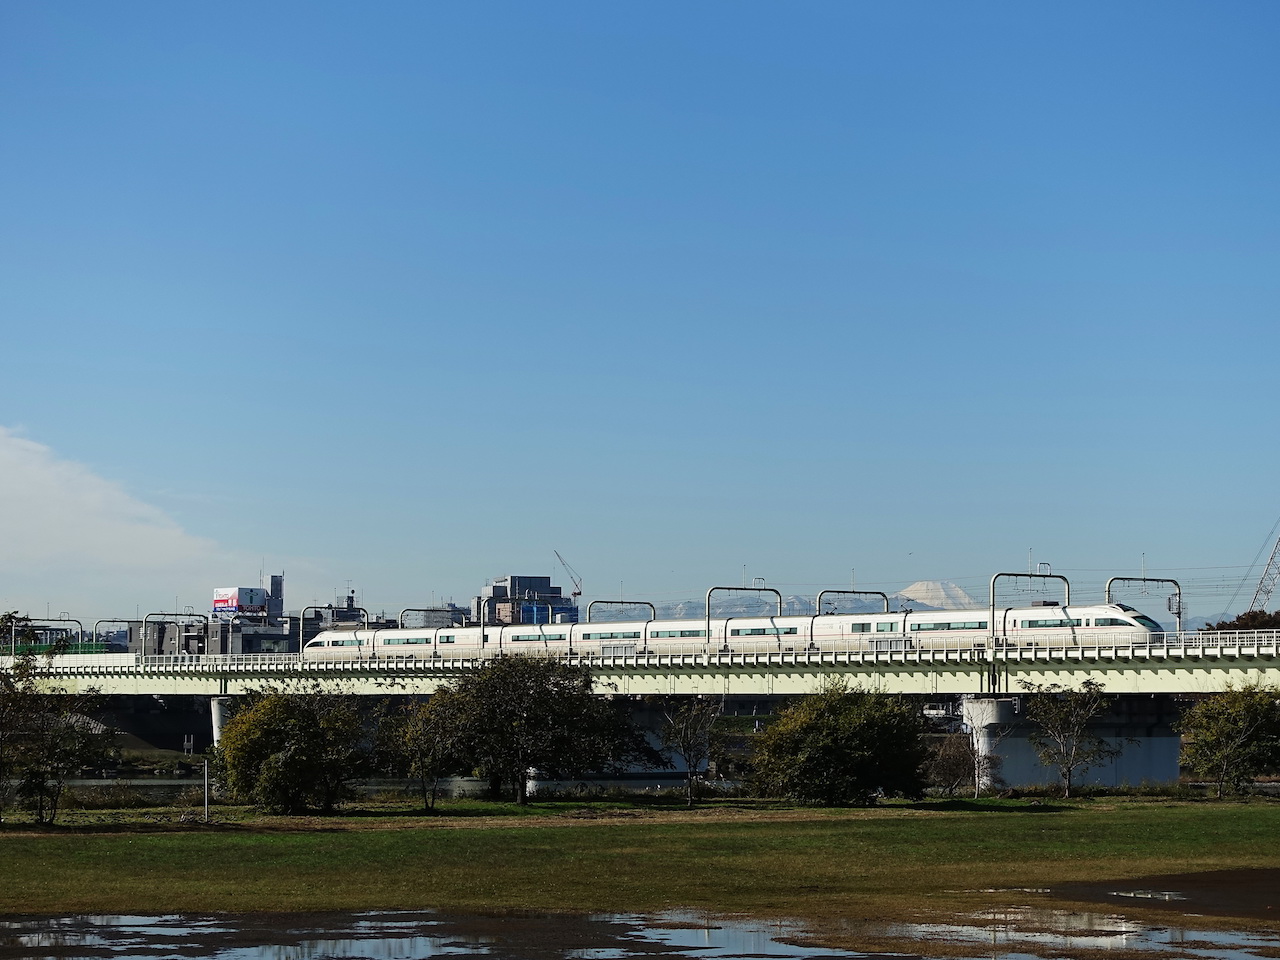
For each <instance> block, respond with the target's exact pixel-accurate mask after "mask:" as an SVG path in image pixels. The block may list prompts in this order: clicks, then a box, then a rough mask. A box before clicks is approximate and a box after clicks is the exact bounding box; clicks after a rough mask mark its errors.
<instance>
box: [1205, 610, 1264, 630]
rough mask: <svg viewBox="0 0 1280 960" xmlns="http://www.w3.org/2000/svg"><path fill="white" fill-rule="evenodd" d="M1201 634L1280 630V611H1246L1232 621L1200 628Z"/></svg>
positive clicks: (1222, 621)
mask: <svg viewBox="0 0 1280 960" xmlns="http://www.w3.org/2000/svg"><path fill="white" fill-rule="evenodd" d="M1200 629H1201V631H1202V632H1212V631H1215V630H1280V610H1276V611H1274V612H1272V613H1267V612H1266V611H1265V610H1246V611H1245V612H1244V613H1242V614H1240V616H1238V617H1236V618H1235V619H1234V620H1221V621H1219V622H1218V623H1211V624H1207V625H1206V626H1203V627H1201V628H1200Z"/></svg>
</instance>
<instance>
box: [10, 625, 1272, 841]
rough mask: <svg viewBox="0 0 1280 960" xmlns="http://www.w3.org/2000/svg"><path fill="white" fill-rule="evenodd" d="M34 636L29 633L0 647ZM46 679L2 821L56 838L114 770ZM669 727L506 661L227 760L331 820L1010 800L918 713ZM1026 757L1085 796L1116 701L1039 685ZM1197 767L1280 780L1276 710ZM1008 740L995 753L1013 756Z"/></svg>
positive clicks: (553, 674)
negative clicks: (367, 799) (483, 785)
mask: <svg viewBox="0 0 1280 960" xmlns="http://www.w3.org/2000/svg"><path fill="white" fill-rule="evenodd" d="M19 629H24V627H23V624H22V621H21V618H16V615H15V614H2V615H0V630H3V631H4V632H9V631H10V630H13V631H15V632H16V631H17V630H19ZM38 668H39V659H38V658H37V657H35V656H19V657H16V658H13V659H12V661H11V665H10V666H9V667H8V668H7V669H4V670H0V817H2V816H3V812H4V808H5V806H6V805H8V804H11V803H13V802H14V801H15V800H16V801H17V802H19V803H21V804H22V805H23V806H25V807H27V808H28V809H29V810H30V811H31V813H32V815H33V817H34V818H35V819H36V820H37V821H38V822H46V823H49V822H53V820H54V819H55V818H56V817H57V815H58V812H59V809H60V807H61V804H62V802H63V798H64V792H65V788H66V783H67V781H68V779H70V778H72V777H74V776H75V775H76V774H77V773H78V772H79V771H80V770H82V769H84V768H86V767H96V766H101V765H102V764H103V763H104V761H105V760H107V758H108V757H109V756H110V755H111V749H112V748H111V738H110V736H109V731H106V730H104V728H103V727H102V725H101V724H100V723H98V722H96V721H95V719H94V717H95V714H97V713H98V712H99V711H100V708H101V705H102V704H101V699H100V698H99V697H97V696H96V695H95V694H94V693H93V692H92V691H89V692H80V693H71V692H67V691H60V690H55V689H53V688H51V687H49V686H48V684H47V681H41V680H40V679H39V669H38ZM649 699H650V703H649V706H650V708H651V709H652V710H654V711H656V712H657V714H658V716H659V717H660V724H659V729H658V731H657V735H656V737H654V738H652V739H651V738H650V737H647V736H646V735H645V734H644V732H643V731H642V730H640V729H638V728H637V726H636V723H635V719H634V716H633V707H634V702H633V701H632V700H630V699H628V698H624V697H617V696H599V695H596V694H595V693H594V692H593V684H592V677H591V674H590V672H589V670H588V669H587V668H585V667H581V666H573V665H569V664H566V663H563V662H560V661H555V660H548V659H542V658H533V657H525V656H507V657H498V658H496V659H494V660H492V661H489V662H487V663H486V664H485V665H484V666H483V667H482V668H481V669H479V670H477V671H476V672H475V673H472V674H468V675H467V676H465V677H462V678H460V679H458V680H457V681H455V682H454V683H452V684H449V685H446V686H443V687H441V688H440V690H439V691H438V692H437V693H435V694H434V695H432V696H431V697H430V698H429V699H426V700H414V701H410V702H408V703H398V704H397V703H392V702H390V701H385V702H381V703H377V704H375V705H374V706H373V708H372V709H370V708H369V707H368V706H366V705H365V704H367V702H368V701H363V700H362V698H360V697H356V696H353V695H349V694H342V693H338V692H335V691H333V690H330V689H326V688H324V687H322V686H319V685H311V686H306V687H301V688H299V687H293V688H289V689H285V688H276V689H264V690H260V691H257V692H255V693H252V694H249V695H248V696H246V697H244V698H242V699H241V701H240V704H239V706H238V709H237V710H236V711H235V712H234V714H233V716H232V717H231V718H230V719H229V720H228V722H227V723H226V726H225V728H224V730H223V732H222V737H221V742H220V744H219V747H218V748H217V750H216V751H215V756H214V769H215V772H216V775H217V777H218V779H219V781H220V783H221V784H222V786H223V788H224V789H225V790H226V792H227V793H228V794H229V795H230V796H232V797H234V798H237V799H240V800H243V801H246V802H250V803H253V804H256V805H258V806H260V807H262V808H263V809H265V810H268V811H273V812H280V813H300V812H303V811H309V810H321V811H331V810H333V809H334V808H336V807H337V806H338V805H339V804H340V803H341V802H342V801H343V800H345V799H347V798H348V797H349V796H350V791H351V787H352V785H353V784H354V783H355V782H356V781H359V780H361V779H366V778H371V777H376V776H383V777H398V778H410V779H412V780H413V781H414V782H415V783H416V784H417V788H418V790H419V792H420V795H421V798H422V803H423V806H424V807H425V808H427V809H432V808H434V806H435V803H436V800H437V798H438V797H439V796H440V785H441V781H442V780H443V779H444V778H447V777H451V776H456V775H468V776H480V777H483V778H485V779H487V780H488V781H489V787H490V795H491V796H494V797H498V796H502V795H507V796H511V797H513V798H514V799H515V800H516V802H518V803H525V802H527V800H528V795H527V785H528V781H529V776H530V772H531V771H537V772H538V775H539V776H542V777H546V778H550V779H570V778H572V779H577V778H583V777H589V776H608V775H611V774H617V773H620V772H623V771H626V770H636V769H664V768H665V769H671V768H672V767H673V766H674V760H675V759H679V760H680V761H682V765H683V766H684V768H685V795H686V800H687V802H688V803H689V804H690V805H692V804H693V802H694V800H695V797H696V789H697V786H698V784H699V782H700V777H701V774H702V771H703V770H705V769H706V768H707V767H708V764H709V763H715V765H716V766H717V767H718V768H719V769H721V770H723V769H725V768H726V767H728V766H730V765H734V766H736V768H737V769H736V770H735V772H734V774H733V776H734V779H735V780H738V781H741V782H742V783H743V784H744V785H745V786H747V787H748V788H750V789H752V790H753V791H754V792H756V793H757V794H759V795H762V796H770V797H779V798H785V799H788V800H792V801H795V802H798V803H812V804H831V805H837V804H869V803H873V802H875V801H876V799H877V798H879V797H895V796H896V797H907V798H919V797H922V796H923V795H924V794H925V791H926V789H928V788H930V787H932V788H934V789H937V790H939V791H941V792H942V793H944V794H955V793H958V792H959V791H961V790H962V789H966V788H968V789H971V790H972V791H973V793H974V795H977V794H979V793H980V792H981V791H982V790H983V789H984V787H991V786H994V785H997V784H999V783H1000V782H1001V780H1000V764H999V757H998V756H995V755H994V753H995V751H994V750H993V749H992V746H993V744H992V742H991V738H988V740H987V741H985V742H984V741H982V740H980V738H979V737H978V736H977V732H976V731H973V730H963V729H962V730H960V731H958V732H955V733H952V734H949V735H944V736H939V735H937V734H934V733H933V732H932V731H931V729H930V725H929V723H928V722H927V721H926V719H925V718H924V717H923V715H922V713H921V710H920V704H919V702H918V700H917V699H915V698H911V697H905V696H894V695H888V694H882V693H875V692H871V691H866V690H862V689H859V688H856V687H849V686H847V685H846V684H844V683H843V682H840V681H832V682H829V683H828V684H827V685H826V686H825V687H824V688H823V689H822V690H821V691H820V692H818V693H816V694H814V695H811V696H807V697H801V698H797V699H796V700H794V701H792V702H791V703H789V704H787V705H786V706H784V707H782V708H781V709H780V710H778V711H777V712H776V713H775V714H774V715H772V716H770V717H767V718H763V719H753V718H742V717H727V716H725V715H724V713H723V709H722V708H723V703H722V701H721V699H720V698H716V697H679V698H677V697H667V698H662V697H658V698H649ZM1022 700H1023V703H1024V713H1025V716H1026V718H1027V720H1028V721H1029V723H1030V725H1031V731H1030V734H1029V742H1030V745H1031V746H1032V748H1033V749H1034V750H1035V752H1036V754H1037V755H1038V757H1039V758H1040V760H1041V762H1042V763H1044V764H1045V765H1046V766H1047V767H1050V768H1053V769H1054V770H1055V771H1056V772H1057V774H1058V780H1059V786H1060V789H1061V792H1062V793H1063V794H1064V795H1066V796H1070V795H1071V794H1072V792H1073V791H1074V790H1076V789H1078V786H1079V783H1080V782H1082V781H1083V779H1084V778H1085V776H1086V774H1087V773H1088V771H1089V770H1090V769H1092V768H1094V767H1096V766H1098V765H1100V764H1104V763H1106V762H1108V761H1110V760H1112V759H1114V758H1115V756H1117V755H1118V754H1119V752H1120V751H1121V750H1122V749H1123V747H1124V744H1123V743H1122V742H1116V741H1111V740H1107V739H1105V738H1103V737H1100V736H1098V735H1097V733H1096V732H1095V724H1094V721H1095V720H1096V718H1097V717H1099V716H1100V715H1101V714H1103V713H1104V712H1105V711H1106V710H1107V709H1108V707H1109V705H1110V700H1109V698H1108V697H1107V696H1106V695H1105V693H1104V691H1103V690H1102V688H1101V686H1100V685H1098V684H1097V683H1094V682H1092V681H1085V682H1084V683H1082V684H1081V685H1080V686H1079V687H1076V688H1068V687H1062V686H1058V685H1044V686H1038V685H1026V688H1025V693H1024V696H1023V697H1022ZM1178 731H1179V732H1180V733H1181V734H1182V736H1183V743H1184V747H1183V762H1184V764H1185V766H1186V767H1187V769H1188V770H1189V772H1190V773H1191V774H1192V775H1193V776H1196V777H1199V778H1202V779H1205V780H1207V781H1209V782H1210V783H1212V784H1214V785H1215V787H1216V789H1217V793H1218V795H1219V796H1222V795H1224V794H1225V793H1226V792H1230V791H1242V790H1246V789H1248V788H1249V787H1250V785H1251V784H1252V783H1253V782H1254V781H1255V779H1256V778H1258V777H1259V776H1263V775H1267V774H1272V773H1275V772H1277V771H1278V770H1280V695H1278V694H1277V691H1276V690H1275V689H1272V688H1268V687H1261V686H1247V687H1240V688H1235V689H1229V690H1227V691H1225V692H1223V693H1220V694H1216V695H1212V696H1209V697H1205V698H1201V699H1199V700H1198V701H1196V702H1194V703H1192V704H1191V705H1190V706H1189V707H1188V708H1187V709H1185V710H1184V712H1183V715H1182V717H1181V719H1180V721H1179V723H1178ZM1000 736H1001V732H1000V731H997V732H996V734H995V737H994V740H995V741H997V742H998V740H999V739H1000Z"/></svg>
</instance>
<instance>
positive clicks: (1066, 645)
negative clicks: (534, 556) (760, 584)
mask: <svg viewBox="0 0 1280 960" xmlns="http://www.w3.org/2000/svg"><path fill="white" fill-rule="evenodd" d="M1278 648H1280V631H1278V630H1243V631H1220V632H1203V633H1202V632H1194V633H1157V634H1149V635H1147V636H1146V638H1145V639H1144V640H1142V641H1140V642H1135V640H1134V639H1133V635H1132V634H1131V633H1125V632H1120V631H1117V632H1116V633H1115V634H1098V633H1093V634H1090V635H1088V636H1086V637H1077V638H1072V637H1070V636H1063V631H1060V630H1059V631H1055V632H1053V633H1044V634H1027V633H1020V634H1019V635H1018V636H1017V637H1015V638H1002V637H992V636H984V637H974V636H973V635H968V636H965V637H946V636H939V635H937V634H928V635H920V634H915V635H910V634H907V635H904V634H885V635H883V636H878V637H870V638H869V637H866V636H865V635H864V636H858V637H847V638H844V639H840V640H820V641H818V642H817V643H814V644H808V645H806V644H805V643H804V641H803V640H801V642H799V643H796V642H795V640H794V638H790V637H783V638H766V639H755V638H752V639H748V638H736V637H735V638H732V639H731V640H730V643H729V645H728V646H723V647H719V646H714V645H712V646H709V645H708V644H706V643H705V642H702V643H699V642H696V641H694V642H687V643H668V642H665V641H664V642H657V643H652V644H650V645H649V646H645V645H643V644H638V643H618V642H616V641H614V642H608V641H602V642H594V643H577V644H575V645H574V646H573V647H572V648H569V647H567V646H566V645H565V644H564V643H562V642H559V643H545V644H544V643H521V644H504V645H502V646H501V647H499V646H496V645H494V646H489V647H485V648H483V649H480V650H476V649H474V648H463V649H460V650H458V651H457V652H456V653H455V652H454V651H452V650H435V651H427V650H424V651H423V652H422V654H420V655H418V656H399V655H396V656H386V655H379V656H375V657H367V656H366V657H361V656H346V657H344V658H335V659H307V660H303V659H302V658H301V657H300V656H299V655H298V654H296V653H252V654H178V655H167V656H143V655H141V654H129V653H95V654H71V655H65V656H61V657H56V658H53V659H52V660H44V659H42V658H37V660H36V662H37V669H39V670H40V672H41V673H46V674H49V673H51V674H59V675H104V674H105V675H111V674H114V675H125V674H128V675H138V674H152V675H155V674H168V675H183V674H201V675H209V674H218V675H229V676H235V675H240V676H244V675H256V676H271V675H286V674H287V675H294V676H296V675H298V674H321V675H323V674H332V673H336V672H359V673H363V674H370V673H378V672H385V673H391V674H395V673H400V674H403V673H416V672H435V671H439V670H451V671H452V670H466V669H474V668H475V667H476V666H478V665H479V664H480V663H482V662H484V661H485V660H488V659H492V658H493V657H496V656H502V655H513V654H523V655H527V656H539V657H556V658H562V659H568V660H571V661H574V662H578V663H585V664H588V665H590V664H600V665H605V666H608V667H610V668H619V667H621V668H625V667H628V666H635V667H641V668H644V667H654V666H658V667H663V666H671V667H677V668H678V667H680V666H692V665H713V664H714V665H720V666H733V665H747V664H753V665H762V666H768V665H770V664H787V665H794V664H814V665H820V664H824V663H827V664H843V663H886V664H891V663H895V662H936V661H959V662H966V661H983V662H1009V661H1021V660H1053V659H1068V658H1069V659H1072V660H1091V659H1107V660H1113V659H1177V658H1204V657H1216V656H1231V657H1236V656H1244V657H1274V656H1276V655H1277V650H1278ZM351 649H352V648H342V652H343V653H344V654H345V653H346V652H347V650H351ZM353 652H354V651H353ZM11 666H12V658H10V657H7V656H0V670H5V669H8V668H10V667H11Z"/></svg>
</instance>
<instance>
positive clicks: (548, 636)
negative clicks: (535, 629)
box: [511, 633, 564, 642]
mask: <svg viewBox="0 0 1280 960" xmlns="http://www.w3.org/2000/svg"><path fill="white" fill-rule="evenodd" d="M511 639H512V640H513V641H516V642H521V641H526V640H563V639H564V634H563V633H561V634H556V635H552V634H546V635H543V634H541V633H524V634H520V635H518V636H514V637H512V638H511Z"/></svg>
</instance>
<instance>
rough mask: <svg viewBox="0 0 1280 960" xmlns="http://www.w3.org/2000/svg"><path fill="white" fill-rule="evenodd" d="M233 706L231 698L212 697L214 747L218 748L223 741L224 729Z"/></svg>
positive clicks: (210, 712) (211, 717)
mask: <svg viewBox="0 0 1280 960" xmlns="http://www.w3.org/2000/svg"><path fill="white" fill-rule="evenodd" d="M231 704H232V698H231V697H212V698H210V700H209V718H210V721H211V723H212V726H213V745H214V746H215V747H216V746H217V745H218V741H219V740H221V739H222V728H223V726H224V725H225V724H226V722H227V714H228V713H229V712H230V708H231Z"/></svg>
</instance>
